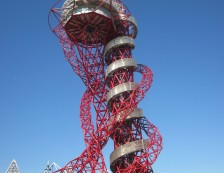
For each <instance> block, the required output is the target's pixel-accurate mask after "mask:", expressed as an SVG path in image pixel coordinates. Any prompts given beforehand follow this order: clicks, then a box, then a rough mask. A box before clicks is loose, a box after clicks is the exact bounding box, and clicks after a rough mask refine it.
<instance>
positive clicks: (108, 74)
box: [49, 0, 162, 173]
mask: <svg viewBox="0 0 224 173" xmlns="http://www.w3.org/2000/svg"><path fill="white" fill-rule="evenodd" d="M51 16H54V18H53V20H52V19H51ZM55 19H56V20H55ZM55 21H56V22H55ZM49 24H50V27H51V29H52V31H53V32H54V33H55V34H56V35H57V36H58V37H59V39H60V44H61V45H62V48H63V51H64V54H65V57H66V59H67V61H68V62H69V63H70V64H71V67H72V69H73V71H74V72H75V73H76V74H77V75H78V76H79V77H80V78H81V80H82V81H83V83H84V84H85V86H86V91H85V92H84V94H83V97H82V99H81V104H80V119H81V128H82V129H83V137H84V141H85V143H86V149H85V150H84V151H83V152H82V153H81V155H80V156H79V157H77V158H75V159H73V160H72V161H70V162H69V163H68V164H67V165H66V166H64V167H63V168H61V169H60V170H58V171H56V172H58V173H59V172H60V173H73V172H91V173H96V172H101V173H102V172H103V173H106V172H107V168H106V166H105V161H104V157H103V154H102V149H103V147H104V146H105V145H106V143H107V141H108V139H109V138H111V139H112V140H113V142H114V150H113V151H112V153H111V155H110V169H111V171H112V172H113V173H152V172H153V171H152V168H151V166H152V164H153V163H154V162H155V160H156V158H157V157H158V155H159V153H160V151H161V149H162V137H161V135H160V133H159V131H158V129H157V127H155V126H154V125H153V124H151V123H150V122H149V121H148V120H147V119H146V117H145V116H144V115H143V111H142V109H140V108H138V103H139V102H140V101H141V100H142V99H143V98H144V96H145V94H146V92H147V91H148V89H149V88H150V86H151V83H152V77H153V74H152V72H151V70H150V69H149V68H148V67H147V66H144V65H141V64H137V63H136V61H135V60H134V59H133V57H132V50H133V49H134V47H135V43H134V39H135V38H136V36H137V32H138V27H137V23H136V20H135V18H134V17H133V16H132V15H131V13H130V12H129V10H128V8H127V7H126V6H125V5H124V4H123V3H122V2H121V1H120V0H67V1H65V2H64V3H63V2H62V1H61V0H59V1H58V2H56V3H55V4H54V6H53V8H52V9H51V11H50V14H49ZM135 72H138V73H141V74H142V79H141V81H140V82H139V83H137V82H135V81H134V73H135ZM91 104H92V105H93V106H94V109H95V111H96V116H95V118H96V124H94V123H93V116H92V115H91V111H90V109H91ZM145 136H147V138H146V139H145V138H144V137H145Z"/></svg>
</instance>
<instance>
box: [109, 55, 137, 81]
mask: <svg viewBox="0 0 224 173" xmlns="http://www.w3.org/2000/svg"><path fill="white" fill-rule="evenodd" d="M127 67H134V68H137V63H136V61H135V60H134V59H132V58H125V59H120V60H117V61H115V62H113V63H111V64H110V65H109V66H108V68H107V70H106V75H105V77H106V78H107V77H108V76H109V75H111V73H113V72H114V71H115V70H117V69H120V68H127Z"/></svg>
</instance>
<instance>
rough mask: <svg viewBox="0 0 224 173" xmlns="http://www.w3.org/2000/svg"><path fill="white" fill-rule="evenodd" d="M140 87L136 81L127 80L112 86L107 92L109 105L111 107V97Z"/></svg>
mask: <svg viewBox="0 0 224 173" xmlns="http://www.w3.org/2000/svg"><path fill="white" fill-rule="evenodd" d="M137 87H138V83H136V82H126V83H122V84H120V85H117V86H116V87H114V88H112V89H111V90H110V91H109V92H108V94H107V98H106V100H107V106H108V108H110V99H112V98H113V97H115V96H117V95H119V94H122V93H124V92H127V91H134V90H135V89H136V88H137Z"/></svg>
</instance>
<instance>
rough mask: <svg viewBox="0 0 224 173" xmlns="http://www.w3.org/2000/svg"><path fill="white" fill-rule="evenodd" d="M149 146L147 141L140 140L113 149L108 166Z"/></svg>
mask: <svg viewBox="0 0 224 173" xmlns="http://www.w3.org/2000/svg"><path fill="white" fill-rule="evenodd" d="M148 145H149V139H142V140H138V141H133V142H129V143H127V144H124V145H121V146H120V147H118V148H117V149H115V150H114V151H113V152H112V153H111V155H110V166H112V165H113V164H114V162H115V161H116V160H117V159H119V158H120V157H122V156H124V155H127V154H131V153H134V152H136V151H140V150H143V149H145V148H147V146H148Z"/></svg>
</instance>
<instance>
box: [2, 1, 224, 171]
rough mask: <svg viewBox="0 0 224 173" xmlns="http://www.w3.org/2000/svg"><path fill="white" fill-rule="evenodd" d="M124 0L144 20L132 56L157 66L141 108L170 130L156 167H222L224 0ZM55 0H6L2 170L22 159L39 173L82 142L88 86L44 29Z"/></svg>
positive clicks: (21, 162)
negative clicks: (82, 115) (82, 113)
mask: <svg viewBox="0 0 224 173" xmlns="http://www.w3.org/2000/svg"><path fill="white" fill-rule="evenodd" d="M124 2H125V3H126V5H127V6H128V8H129V9H130V11H131V12H132V14H133V15H134V16H135V17H136V19H137V21H138V26H139V34H138V37H137V39H136V48H135V50H134V51H133V54H134V57H135V59H136V60H137V62H138V63H142V64H145V65H148V66H149V67H150V68H151V69H152V70H153V72H154V83H153V85H152V88H151V90H150V91H149V92H148V94H147V96H146V97H145V99H144V100H143V101H142V102H141V103H140V105H139V107H141V108H143V110H144V113H145V115H146V116H147V117H148V119H150V121H151V122H153V123H154V124H155V125H157V126H158V128H159V129H160V132H161V133H162V135H163V139H164V149H163V151H162V153H161V155H160V156H159V158H158V160H157V162H156V163H155V164H154V170H155V173H189V172H190V173H202V172H203V173H211V172H214V173H222V172H224V157H223V155H224V147H223V146H224V77H223V76H224V10H223V9H224V1H223V0H170V1H167V0H125V1H124ZM53 3H54V1H53V0H51V1H46V0H41V1H28V0H20V1H2V2H1V10H0V21H1V25H0V50H1V51H0V172H5V171H6V169H7V167H8V165H9V164H10V162H11V160H12V159H16V160H17V162H18V166H19V168H20V171H21V173H41V172H42V171H43V169H44V167H45V164H46V162H47V160H51V161H55V162H56V163H58V165H60V166H64V165H65V164H66V163H67V162H68V161H70V160H71V159H73V158H75V157H77V156H79V154H80V153H81V152H82V151H83V149H84V148H85V146H84V143H83V139H82V131H81V129H80V123H79V122H80V120H79V103H80V99H81V96H82V94H83V92H84V90H85V87H84V85H83V84H82V82H81V80H80V79H79V78H78V77H77V76H76V75H75V74H74V73H73V71H72V69H71V68H70V66H69V64H68V63H67V62H66V60H65V59H64V55H63V52H62V49H61V47H60V45H59V41H58V39H57V38H56V37H55V36H54V35H53V34H52V33H51V31H50V30H49V28H48V23H47V17H48V12H49V10H50V8H51V6H52V4H53ZM110 143H111V141H110ZM112 149H113V148H112V146H111V144H109V145H108V146H107V147H106V148H105V149H104V153H105V158H106V161H107V162H109V153H110V152H111V151H112Z"/></svg>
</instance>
